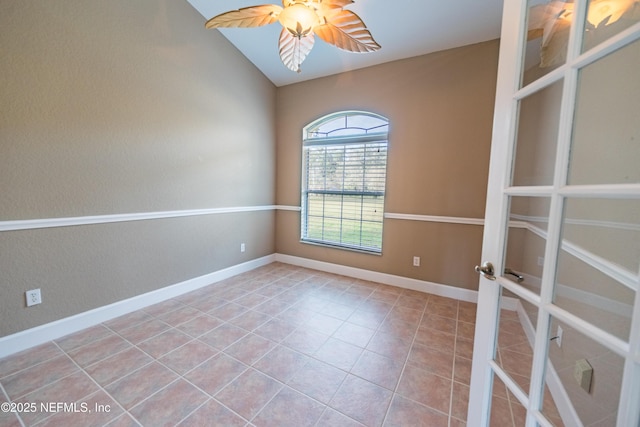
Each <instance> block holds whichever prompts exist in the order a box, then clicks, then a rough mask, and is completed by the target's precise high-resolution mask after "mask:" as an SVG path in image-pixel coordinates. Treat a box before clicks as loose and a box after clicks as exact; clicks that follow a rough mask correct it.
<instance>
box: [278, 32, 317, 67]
mask: <svg viewBox="0 0 640 427" xmlns="http://www.w3.org/2000/svg"><path fill="white" fill-rule="evenodd" d="M314 43H315V38H314V37H313V34H308V35H306V36H305V37H300V38H298V37H295V36H294V35H292V34H291V33H290V32H289V31H288V30H287V29H286V28H283V29H282V31H281V32H280V43H279V48H280V59H281V60H282V63H283V64H284V65H286V66H287V68H289V69H290V70H292V71H295V72H298V73H299V72H300V71H301V70H300V65H301V64H302V62H303V61H304V60H305V58H306V57H307V55H308V54H309V52H311V49H313V44H314Z"/></svg>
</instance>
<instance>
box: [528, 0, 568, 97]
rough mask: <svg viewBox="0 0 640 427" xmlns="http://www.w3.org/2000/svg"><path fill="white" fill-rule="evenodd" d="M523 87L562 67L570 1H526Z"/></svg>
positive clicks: (565, 55) (565, 49)
mask: <svg viewBox="0 0 640 427" xmlns="http://www.w3.org/2000/svg"><path fill="white" fill-rule="evenodd" d="M528 6H529V13H528V17H527V44H526V46H525V58H524V61H525V63H524V67H523V69H524V76H523V78H522V83H523V86H526V85H527V84H529V83H531V82H532V81H534V80H536V79H538V78H539V77H542V76H543V75H545V74H547V73H548V72H550V71H552V70H554V69H556V68H558V67H559V66H560V65H562V64H564V63H565V61H566V59H567V42H568V40H569V28H570V26H571V12H572V9H573V2H572V1H564V0H552V1H549V2H545V1H540V0H529V3H528Z"/></svg>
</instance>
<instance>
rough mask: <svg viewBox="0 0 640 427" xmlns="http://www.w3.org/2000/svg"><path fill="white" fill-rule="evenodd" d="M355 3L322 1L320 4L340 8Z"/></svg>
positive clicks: (347, 0) (349, 0)
mask: <svg viewBox="0 0 640 427" xmlns="http://www.w3.org/2000/svg"><path fill="white" fill-rule="evenodd" d="M353 2H354V1H353V0H321V1H320V4H322V5H323V6H327V7H330V8H338V7H345V6H347V5H349V4H351V3H353Z"/></svg>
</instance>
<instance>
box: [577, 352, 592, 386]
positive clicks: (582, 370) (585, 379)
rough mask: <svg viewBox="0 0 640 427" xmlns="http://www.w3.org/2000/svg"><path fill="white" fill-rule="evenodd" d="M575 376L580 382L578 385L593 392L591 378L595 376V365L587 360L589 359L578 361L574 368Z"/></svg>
mask: <svg viewBox="0 0 640 427" xmlns="http://www.w3.org/2000/svg"><path fill="white" fill-rule="evenodd" d="M573 377H574V378H575V379H576V381H577V382H578V385H579V386H580V387H581V388H582V389H583V390H584V391H586V392H587V393H590V392H591V380H592V378H593V367H592V366H591V364H590V363H589V362H588V361H587V359H580V360H578V361H576V365H575V366H574V368H573Z"/></svg>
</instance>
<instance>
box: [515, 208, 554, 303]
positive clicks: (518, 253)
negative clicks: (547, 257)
mask: <svg viewBox="0 0 640 427" xmlns="http://www.w3.org/2000/svg"><path fill="white" fill-rule="evenodd" d="M549 205H550V200H549V198H547V197H520V196H514V197H511V213H510V215H509V219H510V225H511V226H510V228H509V237H508V240H507V247H506V248H505V251H506V254H505V266H506V267H507V268H509V269H510V270H511V272H512V274H506V273H507V272H506V271H505V274H504V276H505V277H506V278H508V279H510V280H512V281H514V282H516V283H518V284H520V286H523V287H525V288H527V289H528V290H530V291H531V292H534V293H536V294H538V295H540V283H541V281H542V269H543V263H544V249H545V243H546V236H547V225H548V220H549ZM518 276H520V277H518Z"/></svg>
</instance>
